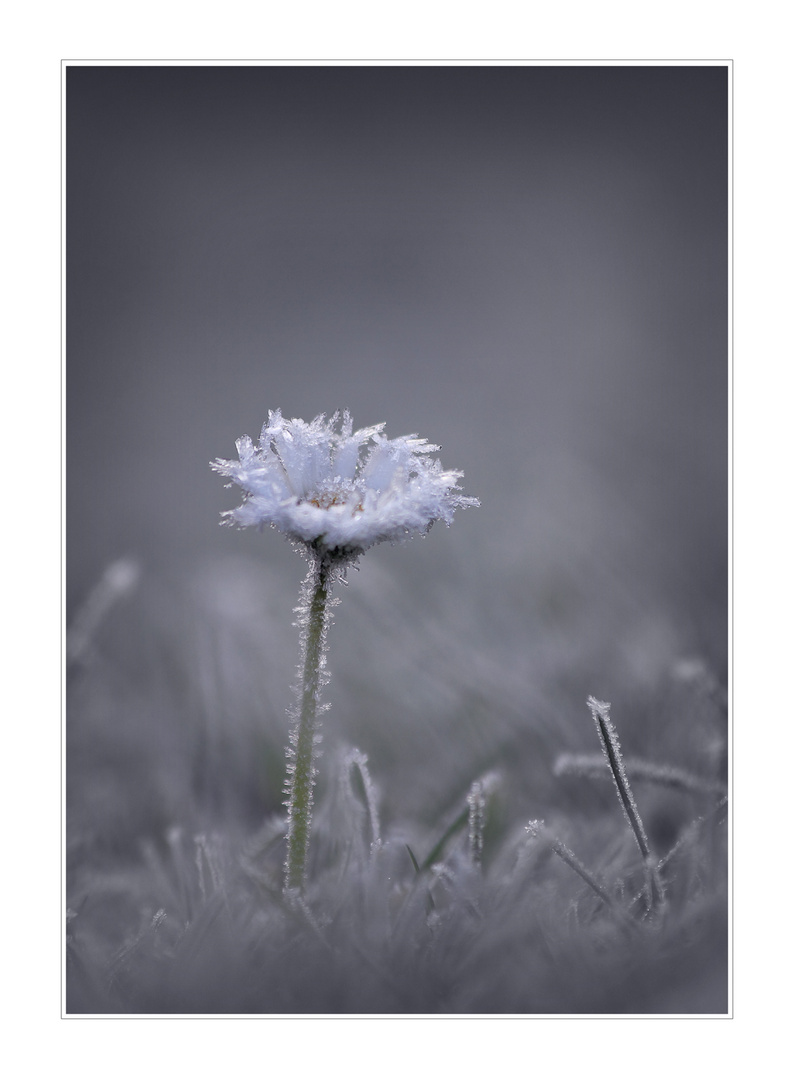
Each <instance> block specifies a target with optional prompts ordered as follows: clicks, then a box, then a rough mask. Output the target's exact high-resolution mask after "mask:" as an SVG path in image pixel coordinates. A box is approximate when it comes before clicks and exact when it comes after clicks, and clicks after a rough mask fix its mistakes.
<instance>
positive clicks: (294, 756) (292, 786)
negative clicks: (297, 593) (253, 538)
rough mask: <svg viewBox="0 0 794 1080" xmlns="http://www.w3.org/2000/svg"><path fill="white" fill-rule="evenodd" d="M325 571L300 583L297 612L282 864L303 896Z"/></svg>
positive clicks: (320, 568)
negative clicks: (295, 698)
mask: <svg viewBox="0 0 794 1080" xmlns="http://www.w3.org/2000/svg"><path fill="white" fill-rule="evenodd" d="M328 578H329V567H328V565H327V564H326V563H324V562H322V561H318V562H317V563H315V564H314V565H313V566H312V568H311V569H310V571H309V574H308V575H307V578H306V582H305V583H304V604H303V606H302V610H301V620H300V626H301V648H302V681H301V684H300V686H299V687H298V693H299V700H300V704H299V708H298V709H297V710H296V712H297V725H296V727H295V729H294V730H293V733H292V737H291V743H292V745H291V747H290V751H289V755H290V758H291V761H290V765H289V777H288V781H287V796H288V799H287V807H288V809H289V825H288V830H287V863H286V874H285V887H286V888H287V889H297V890H299V891H300V892H303V888H304V885H305V882H306V857H307V853H308V850H309V834H310V831H311V816H312V804H313V802H314V777H315V772H316V770H315V765H314V761H315V745H316V742H317V738H316V736H317V726H318V724H317V716H318V707H319V697H320V686H321V682H322V679H321V670H322V660H323V654H324V652H325V641H326V634H327V629H328V594H329V581H328Z"/></svg>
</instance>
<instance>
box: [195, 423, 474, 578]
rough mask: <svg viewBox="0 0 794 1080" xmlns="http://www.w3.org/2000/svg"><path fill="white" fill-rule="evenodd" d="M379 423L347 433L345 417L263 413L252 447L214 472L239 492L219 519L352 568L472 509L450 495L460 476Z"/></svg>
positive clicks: (423, 443)
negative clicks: (370, 553) (276, 534)
mask: <svg viewBox="0 0 794 1080" xmlns="http://www.w3.org/2000/svg"><path fill="white" fill-rule="evenodd" d="M383 428H384V425H383V424H376V425H374V426H372V427H367V428H360V429H359V430H358V431H354V430H353V422H352V419H351V417H350V414H349V413H348V412H347V411H345V412H344V413H343V414H342V415H341V417H340V414H339V413H335V414H334V415H333V416H332V417H331V418H330V420H326V418H325V416H322V415H321V416H317V417H315V419H314V420H312V421H311V422H310V423H307V422H306V421H304V420H298V419H294V420H285V419H284V418H283V416H282V415H281V411H280V410H279V409H276V410H273V411H271V412H270V413H269V414H268V420H267V423H266V424H265V425H264V426H263V428H262V432H261V435H260V439H259V445H258V446H254V444H253V443H252V441H251V439H250V438H248V436H243V437H242V438H241V439H238V441H237V452H238V455H239V461H237V462H233V461H224V460H222V459H218V460H217V461H215V462H214V463H213V466H212V467H213V468H214V469H215V470H216V471H218V472H220V473H222V474H223V475H225V476H228V477H230V478H231V479H232V480H233V481H234V482H235V483H236V484H238V485H239V486H240V487H241V488H242V489H243V491H244V492H245V493H246V498H245V500H244V501H243V503H242V505H241V506H239V507H238V508H237V509H236V510H233V511H230V512H228V513H227V514H226V515H225V517H226V519H227V520H229V521H231V522H233V523H234V524H237V525H239V526H241V527H245V526H249V525H258V526H260V527H261V526H262V525H271V526H273V527H274V528H276V529H279V530H280V531H281V532H283V533H285V534H286V535H287V536H289V537H290V538H291V539H292V540H295V541H299V542H300V543H301V544H304V545H306V546H307V548H310V549H312V550H313V551H314V552H315V553H320V554H324V556H325V557H327V558H330V559H332V560H335V561H338V562H347V561H351V560H353V559H355V558H357V557H358V555H360V554H361V553H362V552H363V551H366V550H367V548H369V547H372V545H373V544H377V543H380V542H382V541H384V540H390V541H392V542H394V541H397V540H403V539H406V538H407V537H408V536H411V535H413V534H416V533H424V532H427V530H428V529H429V528H430V526H431V525H432V523H433V522H434V521H437V520H443V521H446V522H447V523H448V524H449V523H450V522H451V521H452V518H453V515H454V512H455V510H456V509H460V508H463V507H465V506H476V505H478V503H477V500H476V499H472V498H469V497H466V496H463V495H460V494H459V493H458V481H459V480H460V478H461V477H462V475H463V474H462V473H460V472H455V471H445V470H444V469H442V467H441V464H440V462H438V461H437V460H435V459H434V458H431V457H430V456H429V455H430V454H431V453H434V452H435V451H437V450H438V449H439V448H438V447H437V446H435V445H434V444H433V443H428V442H427V440H426V439H421V438H419V437H418V436H416V435H405V436H402V437H400V438H397V439H388V438H387V437H386V436H385V434H384V433H383Z"/></svg>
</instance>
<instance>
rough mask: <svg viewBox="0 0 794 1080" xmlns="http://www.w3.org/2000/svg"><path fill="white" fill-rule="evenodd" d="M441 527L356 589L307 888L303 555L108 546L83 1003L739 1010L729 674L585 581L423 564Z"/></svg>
mask: <svg viewBox="0 0 794 1080" xmlns="http://www.w3.org/2000/svg"><path fill="white" fill-rule="evenodd" d="M456 528H458V526H456ZM454 532H455V530H453V533H454ZM451 536H452V534H450V537H451ZM450 537H448V536H443V537H438V538H436V537H435V535H434V536H433V537H432V538H431V539H430V540H428V542H427V544H428V546H427V547H424V545H423V546H422V550H421V553H420V554H421V558H420V559H419V560H418V561H417V562H416V563H415V564H414V567H416V566H424V575H425V576H424V577H420V575H419V574H418V573H413V572H412V571H413V570H414V567H411V566H410V565H409V560H408V558H407V556H408V551H409V549H405V551H404V552H399V551H398V552H392V551H390V550H388V549H386V550H382V551H381V552H379V553H378V555H368V556H367V558H366V559H365V560H364V561H363V565H362V568H361V572H360V573H356V572H353V573H352V574H351V580H350V582H349V585H348V586H347V588H345V589H343V596H342V603H341V604H340V606H339V608H338V609H337V612H336V615H335V622H334V625H333V626H332V627H331V629H330V666H331V668H332V670H333V673H334V677H333V680H332V682H331V684H330V688H329V692H328V698H329V700H330V702H331V704H332V708H331V711H330V712H329V713H328V714H327V715H326V716H325V717H324V720H323V727H322V734H323V740H324V741H323V744H322V745H323V747H324V752H323V755H322V756H321V757H320V759H319V779H318V786H317V791H316V802H315V811H314V821H313V832H312V837H311V844H310V848H309V859H308V872H307V884H306V889H305V893H304V896H303V898H302V899H301V900H298V899H296V898H295V897H294V896H292V897H290V898H287V899H285V896H284V891H283V872H284V870H283V868H284V859H285V843H284V835H285V814H284V807H283V805H282V798H283V794H282V791H283V784H284V779H285V763H284V747H285V744H286V742H287V729H288V721H287V717H286V710H287V708H288V706H289V701H290V698H289V684H290V681H291V675H292V673H293V671H294V666H295V660H296V655H297V637H298V635H297V631H296V630H295V629H292V630H289V626H290V619H291V610H292V607H293V606H294V590H295V589H296V588H297V583H298V580H299V575H300V567H299V566H298V564H297V560H296V561H295V568H296V573H295V575H294V577H293V578H292V579H289V575H288V574H285V573H283V572H282V571H281V570H280V569H279V571H278V572H277V571H276V570H275V569H274V568H273V565H271V564H268V563H267V562H266V561H263V562H262V563H258V562H251V563H249V562H247V561H245V560H239V559H236V558H234V559H229V560H225V561H221V562H213V563H211V564H209V565H207V566H205V567H203V568H195V569H194V570H192V571H191V572H190V573H185V574H183V575H182V576H181V577H180V576H177V575H176V574H173V575H171V576H169V577H167V578H159V579H158V578H156V576H155V575H154V574H153V573H149V572H147V571H146V570H145V569H144V570H142V571H141V574H140V577H139V579H138V584H137V589H136V591H135V592H134V593H133V594H132V595H130V594H129V590H130V589H131V588H132V586H133V585H134V584H135V581H136V576H135V574H134V573H132V572H129V571H130V567H126V571H128V572H125V573H120V572H119V569H118V567H116V568H115V569H114V570H112V571H111V572H110V574H109V576H107V577H106V578H105V581H104V585H102V587H101V588H102V589H103V590H104V593H100V596H99V599H100V600H102V601H103V602H102V604H98V602H97V598H96V596H95V598H94V603H95V604H96V605H97V607H96V610H97V611H98V615H97V617H96V618H95V619H94V620H93V623H92V622H91V620H90V619H87V618H85V617H84V618H83V620H82V622H78V625H80V626H81V627H82V631H81V633H82V637H81V638H80V640H79V644H80V649H79V650H78V651H77V652H76V654H73V655H71V656H70V667H69V680H68V708H67V905H68V914H67V933H66V961H67V962H66V981H67V998H66V1008H67V1011H68V1012H70V1013H86V1012H88V1013H232V1014H237V1013H243V1014H249V1013H264V1014H273V1013H277V1014H285V1013H286V1014H291V1013H298V1014H303V1013H331V1014H333V1013H355V1014H371V1013H385V1014H403V1013H414V1014H425V1013H429V1014H439V1013H440V1014H444V1013H451V1014H460V1013H464V1014H465V1013H472V1014H480V1013H499V1014H516V1013H518V1014H526V1013H657V1012H658V1013H688V1012H700V1013H703V1012H705V1013H714V1012H716V1013H719V1012H724V1011H725V1010H726V1008H727V968H726V954H727V936H728V933H727V831H726V830H727V826H726V814H727V811H726V789H725V785H726V772H727V769H726V706H725V693H724V688H723V687H722V686H721V684H720V680H719V679H718V678H717V676H716V674H715V673H714V672H713V671H712V670H711V668H710V667H709V665H708V664H707V663H705V662H704V661H702V660H699V659H692V658H691V657H687V656H681V657H679V660H678V661H676V660H675V655H676V649H675V644H676V642H675V626H674V625H672V624H669V625H668V624H667V623H666V622H665V620H664V618H663V617H661V616H659V615H658V613H657V615H656V616H652V613H650V614H649V613H648V612H645V613H643V612H642V611H641V610H640V606H638V607H637V608H636V611H635V617H633V618H632V617H629V616H628V615H627V611H628V609H621V610H620V611H618V610H615V611H613V612H611V613H609V612H604V611H603V610H601V611H599V610H598V609H597V607H596V606H595V605H594V604H593V600H592V596H583V595H580V594H577V590H576V589H575V588H574V582H573V581H568V582H566V581H565V580H564V579H560V580H558V581H557V582H556V584H555V586H554V590H553V593H554V596H553V598H549V597H548V596H547V598H546V602H545V603H541V599H540V587H539V583H538V582H537V581H532V580H525V581H524V583H523V586H520V583H518V584H517V578H516V575H515V573H514V570H513V568H512V567H506V568H505V569H503V570H502V571H500V570H498V569H497V568H496V567H492V568H491V570H490V571H489V573H488V574H479V575H477V576H469V577H467V578H465V579H460V580H459V579H457V578H456V576H455V572H454V570H453V569H447V570H446V572H445V574H444V575H441V576H440V577H436V576H434V574H433V571H432V567H430V569H428V566H429V564H428V561H427V557H428V555H431V554H432V553H433V551H434V550H435V549H434V547H433V545H434V544H435V543H438V544H439V545H441V544H442V543H443V544H446V543H448V541H449V539H450ZM265 540H267V541H269V542H271V543H275V541H274V540H271V538H269V537H266V538H263V542H264V541H265ZM410 550H411V553H412V554H415V553H416V549H415V547H413V548H412V549H410ZM381 555H383V558H381V557H380V556H381ZM397 556H399V557H397ZM459 558H460V555H459V553H458V563H457V564H455V563H454V562H453V566H454V565H459ZM390 560H394V563H393V566H394V568H393V569H392V568H390ZM431 561H432V560H431ZM480 565H483V560H482V559H481V560H480ZM123 569H124V568H123ZM119 583H121V586H123V587H120V585H119ZM547 584H548V583H547ZM114 589H115V595H116V596H117V598H118V602H117V603H116V604H115V606H113V604H112V599H113V595H114ZM527 596H532V597H534V598H535V599H536V600H537V603H535V604H534V605H533V604H529V603H527V602H526V600H527ZM552 599H553V602H552ZM89 614H90V611H89ZM605 671H608V672H609V673H610V680H609V682H611V683H613V685H609V684H608V680H606V678H605V675H604V672H605ZM618 681H619V683H620V685H614V683H615V682H618ZM588 693H592V694H594V695H595V696H596V697H597V698H601V697H608V698H610V699H611V700H612V710H611V722H612V724H613V725H614V729H615V730H616V731H617V733H618V735H619V738H620V744H621V747H622V758H621V760H622V766H621V767H620V768H617V769H616V770H615V771H616V772H617V774H618V776H620V774H621V773H622V775H623V778H624V779H625V781H626V782H627V784H628V786H629V794H628V795H621V797H620V798H619V797H618V791H616V785H615V780H614V778H613V777H612V776H611V775H610V768H609V766H608V764H607V758H606V756H605V755H604V753H603V752H602V749H601V745H600V742H599V727H598V723H597V719H598V715H599V712H598V709H599V707H600V706H599V703H598V702H595V703H593V707H594V713H593V714H591V711H590V708H589V707H588V703H587V694H588ZM603 734H604V731H603V725H602V728H601V737H602V738H603ZM621 802H622V803H623V806H621ZM632 806H633V808H634V810H632ZM624 810H625V811H626V812H625V813H624ZM634 811H636V813H637V815H638V817H639V820H640V825H639V826H637V825H636V823H635V824H634V825H631V824H630V821H629V819H630V818H631V816H632V814H633V812H634ZM638 836H639V837H644V841H643V840H641V839H638ZM642 843H645V844H647V849H648V851H647V853H643V851H642V849H641V847H642ZM657 884H658V888H657Z"/></svg>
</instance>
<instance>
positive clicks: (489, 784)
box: [466, 773, 499, 868]
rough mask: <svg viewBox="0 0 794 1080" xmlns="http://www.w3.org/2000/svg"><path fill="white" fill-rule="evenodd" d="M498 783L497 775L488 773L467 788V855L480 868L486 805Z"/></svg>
mask: <svg viewBox="0 0 794 1080" xmlns="http://www.w3.org/2000/svg"><path fill="white" fill-rule="evenodd" d="M498 781H499V776H498V774H497V773H488V774H487V775H486V776H482V777H480V779H479V780H475V781H474V783H473V784H472V785H471V787H470V788H469V794H468V797H467V799H466V802H467V803H468V806H469V854H470V856H471V861H472V863H473V864H474V865H475V866H476V867H478V868H480V867H482V854H483V846H484V842H485V826H486V824H487V821H488V805H489V803H490V801H491V798H492V797H493V794H494V790H495V788H496V785H497V783H498Z"/></svg>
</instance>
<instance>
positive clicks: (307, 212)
mask: <svg viewBox="0 0 794 1080" xmlns="http://www.w3.org/2000/svg"><path fill="white" fill-rule="evenodd" d="M66 87H67V89H66V107H67V143H66V162H67V188H66V194H67V233H66V245H67V246H66V254H67V358H66V394H67V413H66V423H67V429H66V430H67V565H68V586H67V599H68V601H69V602H70V603H71V602H73V601H78V600H80V599H81V598H82V597H83V596H84V595H85V593H86V590H87V589H88V588H89V587H90V584H91V583H92V581H93V580H95V578H96V577H97V576H98V574H99V573H100V572H101V571H102V569H103V568H104V566H105V565H106V564H107V562H108V561H110V560H112V559H114V558H116V557H118V556H120V555H125V554H129V555H133V556H135V557H137V558H139V559H140V560H141V561H142V563H143V565H144V567H150V568H152V569H155V570H157V571H158V572H165V573H167V572H168V571H169V568H173V567H176V566H184V565H185V564H186V563H193V562H196V563H198V562H200V561H201V560H202V559H207V558H211V557H213V556H214V555H215V554H227V555H228V554H230V553H238V552H239V553H246V554H248V555H251V556H255V557H256V558H261V559H263V560H266V561H268V562H269V563H272V564H273V565H276V566H280V565H283V566H284V567H285V568H286V567H287V566H290V567H291V571H290V572H292V573H293V574H294V577H295V581H296V582H297V580H298V579H299V577H300V576H301V573H302V570H301V569H300V567H298V566H297V565H294V563H290V562H289V561H288V560H294V555H292V553H290V552H289V551H287V550H286V547H285V545H280V544H278V543H277V542H276V538H275V537H272V536H271V535H270V534H268V535H266V536H265V537H259V536H257V535H248V534H247V533H245V534H237V533H231V532H229V531H227V530H221V529H220V528H219V527H218V516H219V512H220V510H222V509H226V508H229V507H231V506H233V505H235V504H236V503H235V498H234V497H233V496H232V493H231V492H226V491H224V490H223V487H222V482H221V481H220V479H219V478H218V477H217V476H216V475H214V474H212V473H211V472H210V470H209V467H208V463H209V461H210V460H211V459H212V458H214V457H216V456H222V457H231V456H233V455H234V440H235V439H236V438H237V437H238V436H239V435H241V434H243V433H248V434H250V435H252V436H254V437H256V436H257V435H258V433H259V429H260V426H261V424H262V421H263V420H264V419H265V417H266V414H267V410H268V409H269V408H275V407H281V408H282V410H283V412H284V414H285V415H288V416H301V417H304V418H311V417H312V416H314V415H316V414H317V413H320V412H332V411H333V410H335V409H337V408H344V407H348V408H350V410H351V411H352V413H353V417H354V420H355V421H356V422H357V423H358V424H360V425H364V424H370V423H374V422H376V421H381V420H383V421H385V422H386V425H387V432H388V433H389V434H391V435H399V434H405V433H408V432H418V433H419V434H421V435H423V436H425V437H427V438H429V439H431V440H432V441H434V442H438V443H441V444H442V445H443V451H442V453H441V455H440V457H441V460H442V461H443V463H444V465H445V466H446V467H448V468H462V469H464V470H465V473H466V480H465V482H464V484H465V490H466V492H467V493H470V494H476V495H477V496H479V497H480V499H481V500H482V509H481V510H478V511H467V512H466V513H465V514H463V515H461V516H460V520H459V521H456V524H455V526H454V528H453V530H452V531H451V533H450V534H449V538H445V539H444V544H443V549H444V550H443V553H442V551H441V547H442V545H438V546H437V547H435V548H428V550H427V552H423V553H422V554H421V555H420V556H415V557H414V558H415V559H418V561H414V562H413V563H411V566H412V567H413V568H414V569H415V568H416V567H417V566H419V565H423V562H422V561H423V560H429V562H428V563H427V565H432V566H433V567H438V566H440V565H441V564H442V562H443V560H444V559H449V560H453V562H454V565H455V567H456V570H457V572H458V573H466V572H470V571H471V570H472V565H471V560H470V559H468V556H467V552H476V553H477V554H476V562H477V566H476V572H477V574H478V575H486V576H487V575H488V573H491V572H492V573H499V572H509V573H516V574H519V573H520V571H521V568H522V567H524V568H534V569H533V571H532V572H534V573H535V574H537V575H538V576H540V577H543V575H544V574H545V573H546V572H547V570H548V569H549V568H551V567H552V566H553V565H554V564H555V561H556V562H561V561H566V562H567V563H568V564H569V565H571V564H577V565H579V566H580V567H581V575H582V577H588V578H592V577H593V575H594V574H595V572H596V568H597V566H599V565H601V564H602V563H606V564H608V565H609V567H610V569H609V574H608V578H609V581H610V583H611V584H610V588H611V587H612V586H614V585H617V587H619V588H622V589H624V590H627V591H630V592H634V593H635V594H636V595H641V594H642V590H643V589H644V588H650V592H649V593H648V597H649V599H648V602H659V603H668V604H669V605H670V606H671V608H672V609H674V610H675V611H676V612H677V613H678V615H679V616H680V618H681V623H682V625H683V626H685V627H686V628H687V629H686V633H687V634H688V638H687V639H686V640H685V641H683V642H682V645H683V647H684V648H685V649H686V648H697V647H698V646H703V645H704V644H705V646H706V647H707V649H709V650H711V652H712V659H714V660H717V661H718V662H719V663H724V661H725V658H726V654H727V633H726V619H727V567H728V558H727V505H728V504H727V495H728V491H727V475H728V473H727V464H728V462H727V447H728V428H727V406H728V361H727V334H728V323H727V310H728V309H727V273H728V263H727V213H728V201H727V197H728V188H727V147H728V144H727V136H728V130H727V69H726V68H725V67H713V66H704V67H636V68H631V67H581V68H577V67H560V68H553V67H531V66H530V67H492V66H486V67H467V66H461V67H454V66H439V67H411V66H406V67H377V66H373V67H349V68H347V67H266V66H265V67H175V68H167V67H165V68H163V67H93V66H92V67H80V66H73V67H70V68H69V70H68V73H67V82H66ZM431 541H432V542H433V543H435V537H431ZM412 546H413V545H412ZM380 557H381V556H380V553H371V555H368V556H367V559H370V558H374V559H378V558H380ZM390 557H391V556H390ZM577 560H578V563H577ZM394 565H395V566H398V567H399V566H403V565H406V566H407V565H408V564H404V563H399V562H398V563H395V564H394ZM505 567H507V570H506V571H505V570H504V568H505ZM528 572H529V570H528ZM649 583H650V585H649ZM715 629H716V631H717V633H716V634H715Z"/></svg>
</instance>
